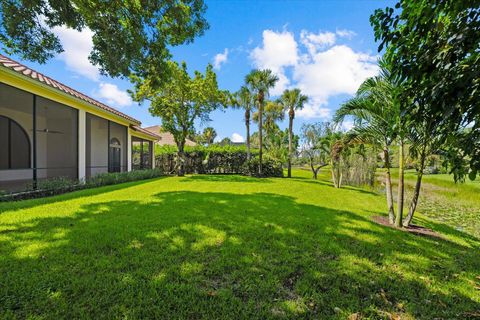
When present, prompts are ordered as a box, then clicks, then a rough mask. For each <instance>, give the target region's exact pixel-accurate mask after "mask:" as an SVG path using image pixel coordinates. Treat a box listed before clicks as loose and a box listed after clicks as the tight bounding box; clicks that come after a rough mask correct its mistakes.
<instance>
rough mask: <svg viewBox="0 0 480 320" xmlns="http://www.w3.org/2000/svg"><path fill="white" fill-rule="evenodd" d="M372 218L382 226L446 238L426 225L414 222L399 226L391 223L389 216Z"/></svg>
mask: <svg viewBox="0 0 480 320" xmlns="http://www.w3.org/2000/svg"><path fill="white" fill-rule="evenodd" d="M372 220H373V221H374V222H376V223H378V224H380V225H382V226H385V227H390V228H393V229H397V230H402V231H405V232H410V233H413V234H416V235H419V236H426V237H434V238H438V239H445V238H444V237H443V236H442V235H441V234H439V233H437V232H435V231H433V230H432V229H429V228H425V227H422V226H417V225H414V224H411V225H410V226H408V227H403V228H397V227H395V226H394V225H391V224H390V222H388V217H384V216H374V217H372Z"/></svg>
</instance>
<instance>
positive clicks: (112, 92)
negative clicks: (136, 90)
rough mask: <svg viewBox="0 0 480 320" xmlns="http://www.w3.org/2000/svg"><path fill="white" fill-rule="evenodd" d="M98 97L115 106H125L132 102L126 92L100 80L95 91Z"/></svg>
mask: <svg viewBox="0 0 480 320" xmlns="http://www.w3.org/2000/svg"><path fill="white" fill-rule="evenodd" d="M95 96H97V97H98V98H99V99H101V100H104V101H105V102H106V103H108V104H111V105H114V106H117V107H126V106H129V105H131V104H132V99H131V98H130V96H129V95H128V93H127V92H125V91H123V90H120V89H119V88H118V87H117V86H116V85H115V84H112V83H106V82H101V83H100V85H99V90H98V92H96V93H95Z"/></svg>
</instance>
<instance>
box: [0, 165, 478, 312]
mask: <svg viewBox="0 0 480 320" xmlns="http://www.w3.org/2000/svg"><path fill="white" fill-rule="evenodd" d="M384 210H385V203H384V198H383V196H382V195H379V194H377V193H375V192H371V191H369V190H364V189H358V188H345V189H340V190H339V189H335V188H333V187H332V186H331V183H330V182H329V179H328V173H327V172H323V173H321V175H320V179H319V180H318V181H314V180H312V179H310V173H309V172H307V171H301V170H297V171H295V177H294V178H292V179H255V178H247V177H239V176H191V177H184V178H174V177H172V178H161V179H156V180H150V181H143V182H134V183H127V184H123V185H117V186H109V187H104V188H98V189H93V190H84V191H80V192H76V193H72V194H65V195H62V196H57V197H53V198H47V199H39V200H29V201H24V202H18V203H3V204H0V212H1V214H0V272H1V274H2V277H0V318H15V317H16V318H47V319H50V318H72V319H73V318H95V319H96V318H106V319H111V318H129V319H137V318H163V319H175V318H183V319H213V318H217V319H267V318H320V319H325V318H338V319H345V318H347V317H348V316H350V315H352V314H355V313H358V314H359V315H361V316H363V317H365V318H373V319H383V318H388V317H393V316H401V317H402V319H404V318H405V319H408V318H421V319H433V318H443V319H453V318H456V319H463V318H467V317H468V316H469V315H470V314H473V313H474V312H478V311H479V310H480V291H479V290H478V289H476V287H478V286H480V279H479V278H478V276H480V271H479V270H480V259H478V257H479V255H480V240H478V239H477V238H474V237H472V236H470V235H468V234H465V233H461V232H458V231H456V230H455V229H453V228H451V227H448V226H446V225H442V224H438V223H436V222H434V221H432V220H428V219H427V218H426V217H424V216H421V215H419V218H418V220H417V221H416V222H417V223H420V224H424V225H428V226H429V227H431V228H433V229H434V230H435V231H437V232H439V233H441V234H442V235H443V236H444V237H445V240H442V239H437V238H427V237H419V236H415V235H412V234H408V233H406V232H403V231H398V230H394V229H391V228H386V227H382V226H379V225H376V224H375V223H373V222H372V221H371V217H372V216H374V215H379V214H383V213H384Z"/></svg>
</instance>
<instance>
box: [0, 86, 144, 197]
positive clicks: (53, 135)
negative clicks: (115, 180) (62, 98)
mask: <svg viewBox="0 0 480 320" xmlns="http://www.w3.org/2000/svg"><path fill="white" fill-rule="evenodd" d="M81 113H83V116H80V114H81ZM134 134H135V132H134V130H133V129H132V128H130V127H129V126H128V125H122V124H120V123H117V122H114V121H111V120H108V119H105V118H102V117H100V116H97V115H94V114H90V113H88V112H85V111H84V110H81V109H76V108H73V107H69V106H67V105H64V104H61V103H58V102H55V101H52V100H49V99H46V98H44V97H41V96H38V95H35V94H32V93H30V92H27V91H23V90H21V89H18V88H15V87H13V86H9V85H7V84H4V83H0V190H6V191H22V190H26V189H31V188H35V187H36V185H37V183H38V182H39V181H42V180H45V179H51V178H56V177H66V178H69V179H74V180H75V179H79V180H83V179H85V178H87V179H88V178H90V177H92V176H95V175H97V174H100V173H105V172H124V171H128V170H129V169H130V170H131V169H144V168H152V163H153V161H152V141H148V140H145V139H142V138H140V137H136V136H135V135H134ZM129 144H130V145H129ZM129 152H130V156H129V154H128V153H129ZM131 159H134V161H135V164H131V163H130V164H129V162H131ZM82 167H83V168H82Z"/></svg>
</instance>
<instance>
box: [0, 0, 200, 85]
mask: <svg viewBox="0 0 480 320" xmlns="http://www.w3.org/2000/svg"><path fill="white" fill-rule="evenodd" d="M205 11H206V5H205V3H204V1H203V0H177V1H169V0H158V1H82V0H70V1H58V0H35V1H0V42H1V43H2V44H3V49H4V50H5V51H6V52H7V53H8V54H18V55H20V56H21V57H22V58H23V59H28V60H32V61H36V62H39V63H45V62H46V61H47V60H48V59H50V58H52V57H53V56H54V55H56V54H59V53H61V52H62V51H63V48H62V45H61V43H60V40H59V39H58V37H57V36H56V35H55V34H54V32H53V31H52V28H54V27H59V26H66V27H68V28H72V29H75V30H77V31H82V30H87V29H88V30H91V32H92V33H93V49H92V52H91V53H90V56H89V60H90V61H91V62H92V63H93V64H94V65H97V66H98V67H99V68H100V70H101V72H102V73H104V74H107V75H109V76H112V77H117V76H125V77H128V76H129V75H130V74H136V75H138V76H140V77H145V76H147V75H148V74H151V75H155V77H156V79H158V80H164V79H165V76H167V75H166V74H165V73H164V70H166V69H167V61H168V60H169V59H170V58H171V54H170V50H169V49H170V48H171V47H173V46H177V45H180V44H183V43H189V42H192V41H193V39H194V38H195V37H197V36H200V35H202V34H203V32H204V30H205V29H207V28H208V23H207V21H206V20H205V18H204V17H203V15H204V14H205Z"/></svg>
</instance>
